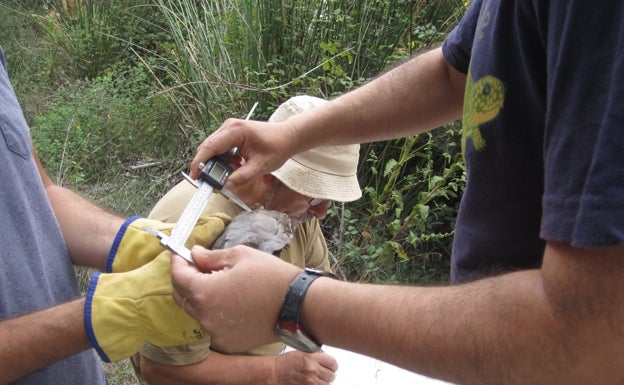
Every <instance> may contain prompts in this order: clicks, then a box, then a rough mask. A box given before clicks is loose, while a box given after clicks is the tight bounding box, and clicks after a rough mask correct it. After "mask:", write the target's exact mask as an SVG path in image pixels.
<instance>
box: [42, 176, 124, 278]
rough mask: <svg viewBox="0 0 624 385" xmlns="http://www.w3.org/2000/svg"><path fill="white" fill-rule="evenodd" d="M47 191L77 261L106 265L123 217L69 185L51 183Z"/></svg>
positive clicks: (73, 257) (90, 264)
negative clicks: (80, 194)
mask: <svg viewBox="0 0 624 385" xmlns="http://www.w3.org/2000/svg"><path fill="white" fill-rule="evenodd" d="M46 191H47V194H48V197H49V199H50V202H51V203H52V208H53V209H54V214H55V215H56V218H57V220H58V222H59V224H60V226H61V230H62V232H63V237H64V238H65V242H66V244H67V247H68V249H69V254H70V256H71V258H72V261H73V262H74V264H76V265H82V266H91V267H96V268H103V267H104V265H105V261H106V257H107V256H108V252H109V250H110V247H111V244H112V243H113V239H114V238H115V235H116V234H117V231H118V230H119V228H120V227H121V225H122V223H123V221H124V219H123V218H121V217H119V216H117V215H115V214H112V213H110V212H108V211H106V210H104V209H102V208H100V207H98V206H96V205H94V204H93V203H91V202H89V201H88V200H86V199H84V198H83V197H81V196H79V195H78V194H76V193H74V192H73V191H71V190H68V189H66V188H63V187H59V186H56V185H50V186H47V188H46Z"/></svg>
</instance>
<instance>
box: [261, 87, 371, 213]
mask: <svg viewBox="0 0 624 385" xmlns="http://www.w3.org/2000/svg"><path fill="white" fill-rule="evenodd" d="M325 103H327V101H326V100H324V99H320V98H316V97H313V96H307V95H301V96H295V97H292V98H290V99H288V100H287V101H285V102H284V103H282V104H281V105H280V106H279V107H278V108H277V110H275V112H274V113H273V114H272V115H271V117H270V118H269V122H282V121H284V120H286V119H288V118H289V117H291V116H294V115H297V114H300V113H302V112H306V111H310V110H313V109H315V108H317V107H319V106H321V105H323V104H325ZM359 157H360V145H359V144H351V145H347V146H321V147H317V148H314V149H312V150H308V151H305V152H302V153H299V154H297V155H294V156H293V157H291V158H290V159H288V160H287V161H286V163H284V165H283V166H282V167H280V168H279V169H278V170H276V171H274V172H272V173H271V174H273V175H274V176H275V177H276V178H277V179H279V180H280V181H281V182H282V183H284V184H285V185H286V186H288V187H289V188H290V189H291V190H294V191H296V192H298V193H299V194H302V195H305V196H308V197H310V198H318V199H328V200H332V201H337V202H351V201H354V200H356V199H358V198H360V197H361V196H362V191H361V190H360V185H359V183H358V179H357V166H358V160H359Z"/></svg>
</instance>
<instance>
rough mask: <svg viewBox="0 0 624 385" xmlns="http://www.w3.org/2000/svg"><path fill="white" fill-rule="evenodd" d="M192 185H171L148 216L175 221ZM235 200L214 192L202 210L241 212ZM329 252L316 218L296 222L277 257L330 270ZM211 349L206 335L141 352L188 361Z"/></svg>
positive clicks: (273, 347) (263, 349)
mask: <svg viewBox="0 0 624 385" xmlns="http://www.w3.org/2000/svg"><path fill="white" fill-rule="evenodd" d="M195 190H196V189H195V187H193V186H192V185H191V184H190V183H189V182H187V181H182V182H180V183H179V184H177V185H176V186H175V187H174V188H172V189H171V190H170V191H169V192H168V193H167V194H165V196H163V198H162V199H161V200H160V201H158V203H156V205H155V206H154V208H153V209H152V211H151V212H150V214H149V216H148V218H149V219H156V220H160V221H163V222H176V221H177V219H178V218H179V217H180V215H181V214H182V211H184V208H185V207H186V204H187V203H188V202H189V201H190V200H191V197H192V196H193V194H194V193H195ZM241 210H242V209H241V208H239V207H238V206H237V205H236V204H235V203H233V202H232V201H230V200H229V199H227V198H226V197H224V196H223V195H221V194H213V195H212V196H211V197H210V200H209V201H208V204H207V205H206V208H205V209H204V212H203V214H215V213H225V214H227V215H229V216H230V217H234V216H236V215H237V214H238V213H240V212H241ZM328 255H329V252H328V251H327V244H326V243H325V238H324V237H323V233H322V231H321V227H320V224H319V221H318V219H317V218H314V219H312V220H310V221H307V222H304V223H301V224H299V226H297V228H296V229H295V233H294V235H293V240H292V242H291V243H290V245H288V246H286V247H285V248H284V249H283V250H282V251H281V253H280V255H279V257H280V258H281V259H283V260H284V261H286V262H290V263H292V264H293V265H295V266H299V267H302V268H303V267H311V268H314V269H319V270H326V271H329V268H330V266H329V259H328ZM284 346H285V345H284V344H282V343H280V342H276V343H273V344H269V345H264V346H260V347H258V348H255V349H253V350H251V351H250V352H248V353H246V354H247V355H275V354H278V353H279V352H280V351H281V350H282V349H283V348H284ZM209 353H210V338H208V337H207V338H205V339H204V340H202V341H200V342H196V343H193V344H187V345H180V346H172V347H166V348H162V347H156V346H153V345H150V344H145V345H144V346H143V349H142V350H141V354H142V355H144V356H145V357H147V358H149V359H150V360H152V361H156V362H159V363H162V364H169V365H190V364H194V363H198V362H201V361H203V360H204V359H205V358H206V356H207V355H208V354H209Z"/></svg>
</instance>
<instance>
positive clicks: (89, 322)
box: [84, 272, 110, 362]
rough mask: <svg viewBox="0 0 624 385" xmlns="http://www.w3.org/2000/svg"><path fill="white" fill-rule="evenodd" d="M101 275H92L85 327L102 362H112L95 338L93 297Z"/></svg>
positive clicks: (88, 292) (87, 299)
mask: <svg viewBox="0 0 624 385" xmlns="http://www.w3.org/2000/svg"><path fill="white" fill-rule="evenodd" d="M100 274H101V273H100V272H95V273H93V275H91V279H90V280H89V287H88V289H87V294H86V295H85V306H84V326H85V331H86V333H87V337H88V338H89V342H91V345H92V346H93V348H95V351H96V352H97V354H98V355H99V356H100V358H101V359H102V361H104V362H110V358H108V356H107V355H106V353H104V350H103V349H102V347H101V346H100V344H99V343H98V340H97V338H96V337H95V332H94V331H93V318H92V311H93V295H94V294H95V288H96V287H97V284H98V280H99V278H100Z"/></svg>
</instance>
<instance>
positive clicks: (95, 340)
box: [84, 251, 205, 362]
mask: <svg viewBox="0 0 624 385" xmlns="http://www.w3.org/2000/svg"><path fill="white" fill-rule="evenodd" d="M170 258H171V253H170V252H168V251H163V252H162V253H161V254H160V255H158V257H156V259H154V260H153V261H152V262H149V263H147V264H146V265H144V266H142V267H139V268H138V269H136V270H132V271H128V272H125V273H110V274H102V273H99V272H97V273H94V274H93V275H92V276H91V280H90V282H89V288H88V290H87V294H86V302H85V309H84V320H85V321H84V322H85V329H86V332H87V335H88V337H89V340H90V342H91V344H92V345H93V347H94V348H95V349H96V351H97V352H98V354H99V355H100V357H101V358H102V360H104V361H105V362H110V361H111V360H112V361H117V360H120V359H123V358H127V357H130V356H132V355H133V354H135V353H136V352H138V351H139V350H140V349H141V346H143V344H144V343H145V342H149V343H151V344H152V345H155V346H172V345H180V344H186V343H189V342H193V341H197V340H200V339H202V338H203V337H204V335H205V331H204V329H203V328H202V327H201V326H200V325H199V324H198V323H197V321H195V320H194V319H193V318H191V317H190V316H189V315H187V314H186V313H185V312H184V311H183V310H182V309H180V308H179V307H178V305H177V304H176V303H175V302H174V300H173V297H172V295H171V293H172V292H173V286H172V284H171V268H170Z"/></svg>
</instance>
